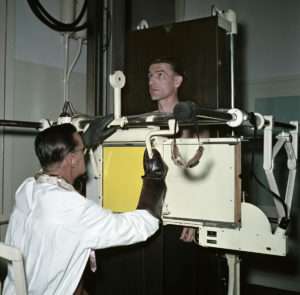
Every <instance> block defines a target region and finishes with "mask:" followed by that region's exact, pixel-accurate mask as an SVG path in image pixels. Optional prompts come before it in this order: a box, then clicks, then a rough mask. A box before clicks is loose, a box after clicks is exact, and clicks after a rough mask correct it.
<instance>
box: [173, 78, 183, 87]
mask: <svg viewBox="0 0 300 295" xmlns="http://www.w3.org/2000/svg"><path fill="white" fill-rule="evenodd" d="M182 81H183V77H182V76H181V75H176V76H175V78H174V83H175V87H176V88H179V87H180V85H181V84H182Z"/></svg>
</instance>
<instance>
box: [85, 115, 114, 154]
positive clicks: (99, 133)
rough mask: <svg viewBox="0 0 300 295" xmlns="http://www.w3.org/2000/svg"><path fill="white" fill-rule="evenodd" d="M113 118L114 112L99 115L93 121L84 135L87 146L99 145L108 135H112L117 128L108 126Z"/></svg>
mask: <svg viewBox="0 0 300 295" xmlns="http://www.w3.org/2000/svg"><path fill="white" fill-rule="evenodd" d="M113 119H114V117H113V114H110V115H107V116H103V117H97V118H96V119H94V120H93V121H91V123H90V125H89V127H88V129H87V130H86V132H85V133H84V134H83V135H82V139H83V142H84V145H85V147H86V148H88V149H89V148H95V147H97V145H99V144H102V143H103V141H104V140H105V139H106V138H107V137H109V136H111V135H112V134H113V133H114V132H115V131H116V130H117V127H110V128H107V126H108V125H109V123H111V122H112V121H113Z"/></svg>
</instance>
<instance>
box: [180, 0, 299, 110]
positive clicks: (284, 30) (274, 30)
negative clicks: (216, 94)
mask: <svg viewBox="0 0 300 295" xmlns="http://www.w3.org/2000/svg"><path fill="white" fill-rule="evenodd" d="M183 1H184V3H185V10H184V14H185V15H184V19H185V20H188V19H194V18H199V17H205V16H209V15H210V12H211V5H213V4H214V5H216V7H218V8H219V9H222V10H227V9H229V8H230V9H233V10H235V12H236V13H237V19H238V28H239V32H238V37H237V39H238V45H237V46H238V49H237V50H239V52H240V54H239V57H240V59H239V60H237V61H236V63H237V65H238V67H239V68H240V71H239V76H237V77H236V79H237V84H239V85H241V87H242V88H243V90H242V94H241V97H237V99H238V100H242V101H243V102H242V103H243V105H244V106H245V108H246V109H247V110H249V111H253V110H254V101H255V99H256V98H260V97H271V96H274V93H276V95H278V96H289V95H299V94H300V88H299V86H298V85H299V82H300V46H299V44H300V34H299V31H300V18H299V11H300V1H298V0H287V1H285V2H284V3H283V2H282V1H281V0H263V1H259V0H253V1H240V0H218V1H210V0H202V1H197V0H183Z"/></svg>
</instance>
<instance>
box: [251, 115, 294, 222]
mask: <svg viewBox="0 0 300 295" xmlns="http://www.w3.org/2000/svg"><path fill="white" fill-rule="evenodd" d="M252 124H253V127H254V129H253V138H254V142H255V140H256V138H257V125H256V121H255V120H253V121H252ZM254 167H255V155H254V147H252V153H251V168H250V169H251V175H252V176H253V178H254V180H255V181H256V182H257V183H258V184H259V185H260V186H261V187H262V188H263V189H264V190H265V191H267V192H268V193H270V194H271V195H272V196H273V197H274V198H275V199H277V200H278V201H279V202H280V203H281V205H282V207H283V210H284V214H285V218H286V219H288V210H287V205H286V203H285V202H284V200H282V198H281V197H280V196H279V195H277V194H276V193H274V192H273V191H271V190H270V189H269V188H268V187H267V186H266V185H265V184H264V183H263V182H262V181H261V180H260V179H259V178H258V177H257V175H256V174H255V172H254Z"/></svg>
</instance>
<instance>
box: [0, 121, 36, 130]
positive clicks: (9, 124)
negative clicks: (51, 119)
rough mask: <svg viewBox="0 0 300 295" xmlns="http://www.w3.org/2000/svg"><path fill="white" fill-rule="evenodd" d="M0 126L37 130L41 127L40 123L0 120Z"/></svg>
mask: <svg viewBox="0 0 300 295" xmlns="http://www.w3.org/2000/svg"><path fill="white" fill-rule="evenodd" d="M0 126H5V127H22V128H34V129H38V128H41V127H42V123H40V122H30V121H17V120H0Z"/></svg>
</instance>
